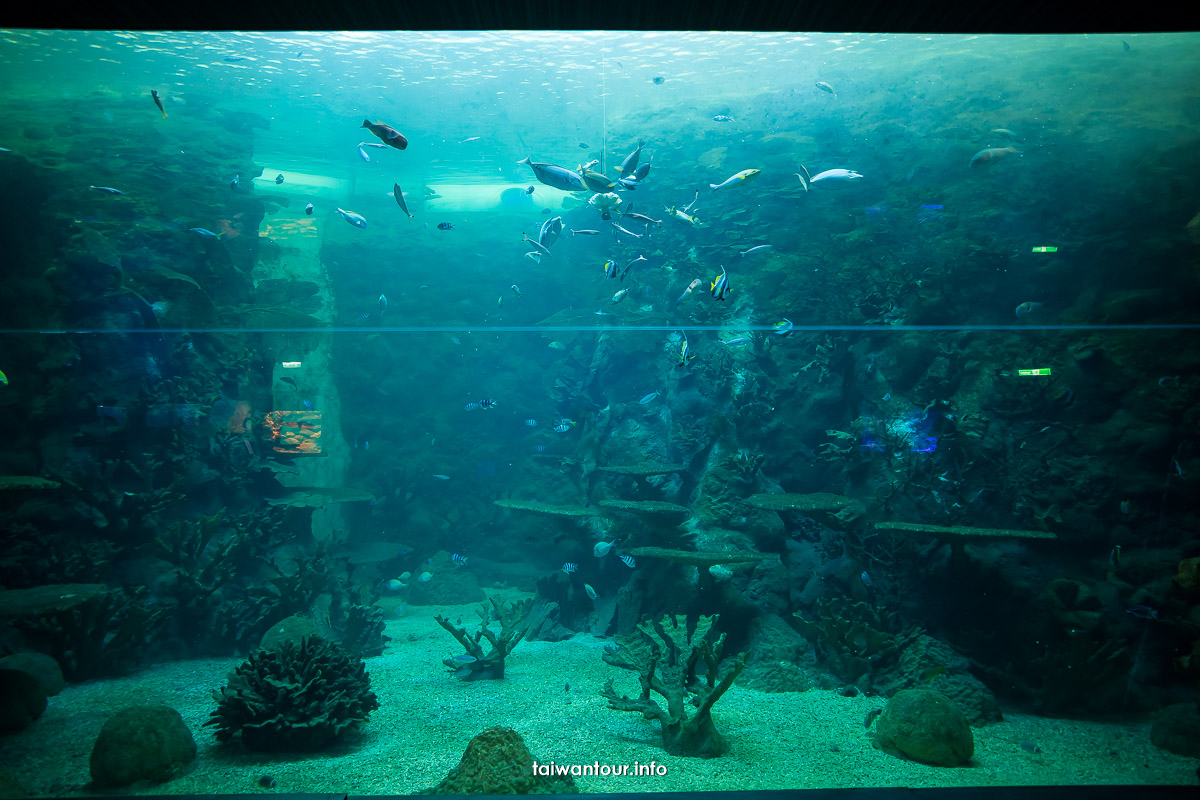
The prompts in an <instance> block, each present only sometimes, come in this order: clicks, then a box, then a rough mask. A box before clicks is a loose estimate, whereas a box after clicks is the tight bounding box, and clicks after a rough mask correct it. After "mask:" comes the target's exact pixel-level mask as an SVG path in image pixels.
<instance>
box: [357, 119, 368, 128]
mask: <svg viewBox="0 0 1200 800" xmlns="http://www.w3.org/2000/svg"><path fill="white" fill-rule="evenodd" d="M359 127H360V128H369V127H371V120H369V119H364V120H363V124H362V125H360V126H359Z"/></svg>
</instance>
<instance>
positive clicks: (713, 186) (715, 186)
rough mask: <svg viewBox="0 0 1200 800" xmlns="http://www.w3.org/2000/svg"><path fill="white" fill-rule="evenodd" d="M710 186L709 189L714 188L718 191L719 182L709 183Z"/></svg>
mask: <svg viewBox="0 0 1200 800" xmlns="http://www.w3.org/2000/svg"><path fill="white" fill-rule="evenodd" d="M708 188H709V189H712V190H713V191H716V189H717V184H715V183H710V184H709V185H708Z"/></svg>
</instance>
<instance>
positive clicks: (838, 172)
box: [808, 169, 863, 186]
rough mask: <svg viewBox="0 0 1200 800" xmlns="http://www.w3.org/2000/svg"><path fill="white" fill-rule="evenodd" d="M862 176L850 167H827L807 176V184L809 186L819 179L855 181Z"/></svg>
mask: <svg viewBox="0 0 1200 800" xmlns="http://www.w3.org/2000/svg"><path fill="white" fill-rule="evenodd" d="M862 177H863V176H862V175H860V174H859V173H857V172H855V171H854V170H852V169H827V170H825V171H824V172H819V173H817V174H816V175H814V176H812V177H811V178H809V180H808V184H809V185H810V186H811V185H812V184H814V183H819V182H821V181H847V182H849V181H857V180H862Z"/></svg>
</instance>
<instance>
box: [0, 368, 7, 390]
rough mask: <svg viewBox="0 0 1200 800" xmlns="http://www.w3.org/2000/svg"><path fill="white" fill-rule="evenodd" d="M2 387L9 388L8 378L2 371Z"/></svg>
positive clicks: (0, 371) (0, 382) (0, 372)
mask: <svg viewBox="0 0 1200 800" xmlns="http://www.w3.org/2000/svg"><path fill="white" fill-rule="evenodd" d="M0 386H8V376H7V375H5V374H4V371H3V370H0Z"/></svg>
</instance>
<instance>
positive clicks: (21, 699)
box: [0, 669, 46, 733]
mask: <svg viewBox="0 0 1200 800" xmlns="http://www.w3.org/2000/svg"><path fill="white" fill-rule="evenodd" d="M45 710H46V693H45V691H44V690H43V689H42V684H41V682H40V681H39V680H38V679H37V678H35V677H34V676H33V675H30V674H29V673H28V672H25V671H24V670H20V669H0V732H2V733H16V732H17V731H23V730H25V729H26V728H28V727H29V726H30V725H32V724H33V722H34V720H36V719H37V718H38V717H40V716H41V715H42V712H43V711H45Z"/></svg>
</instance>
